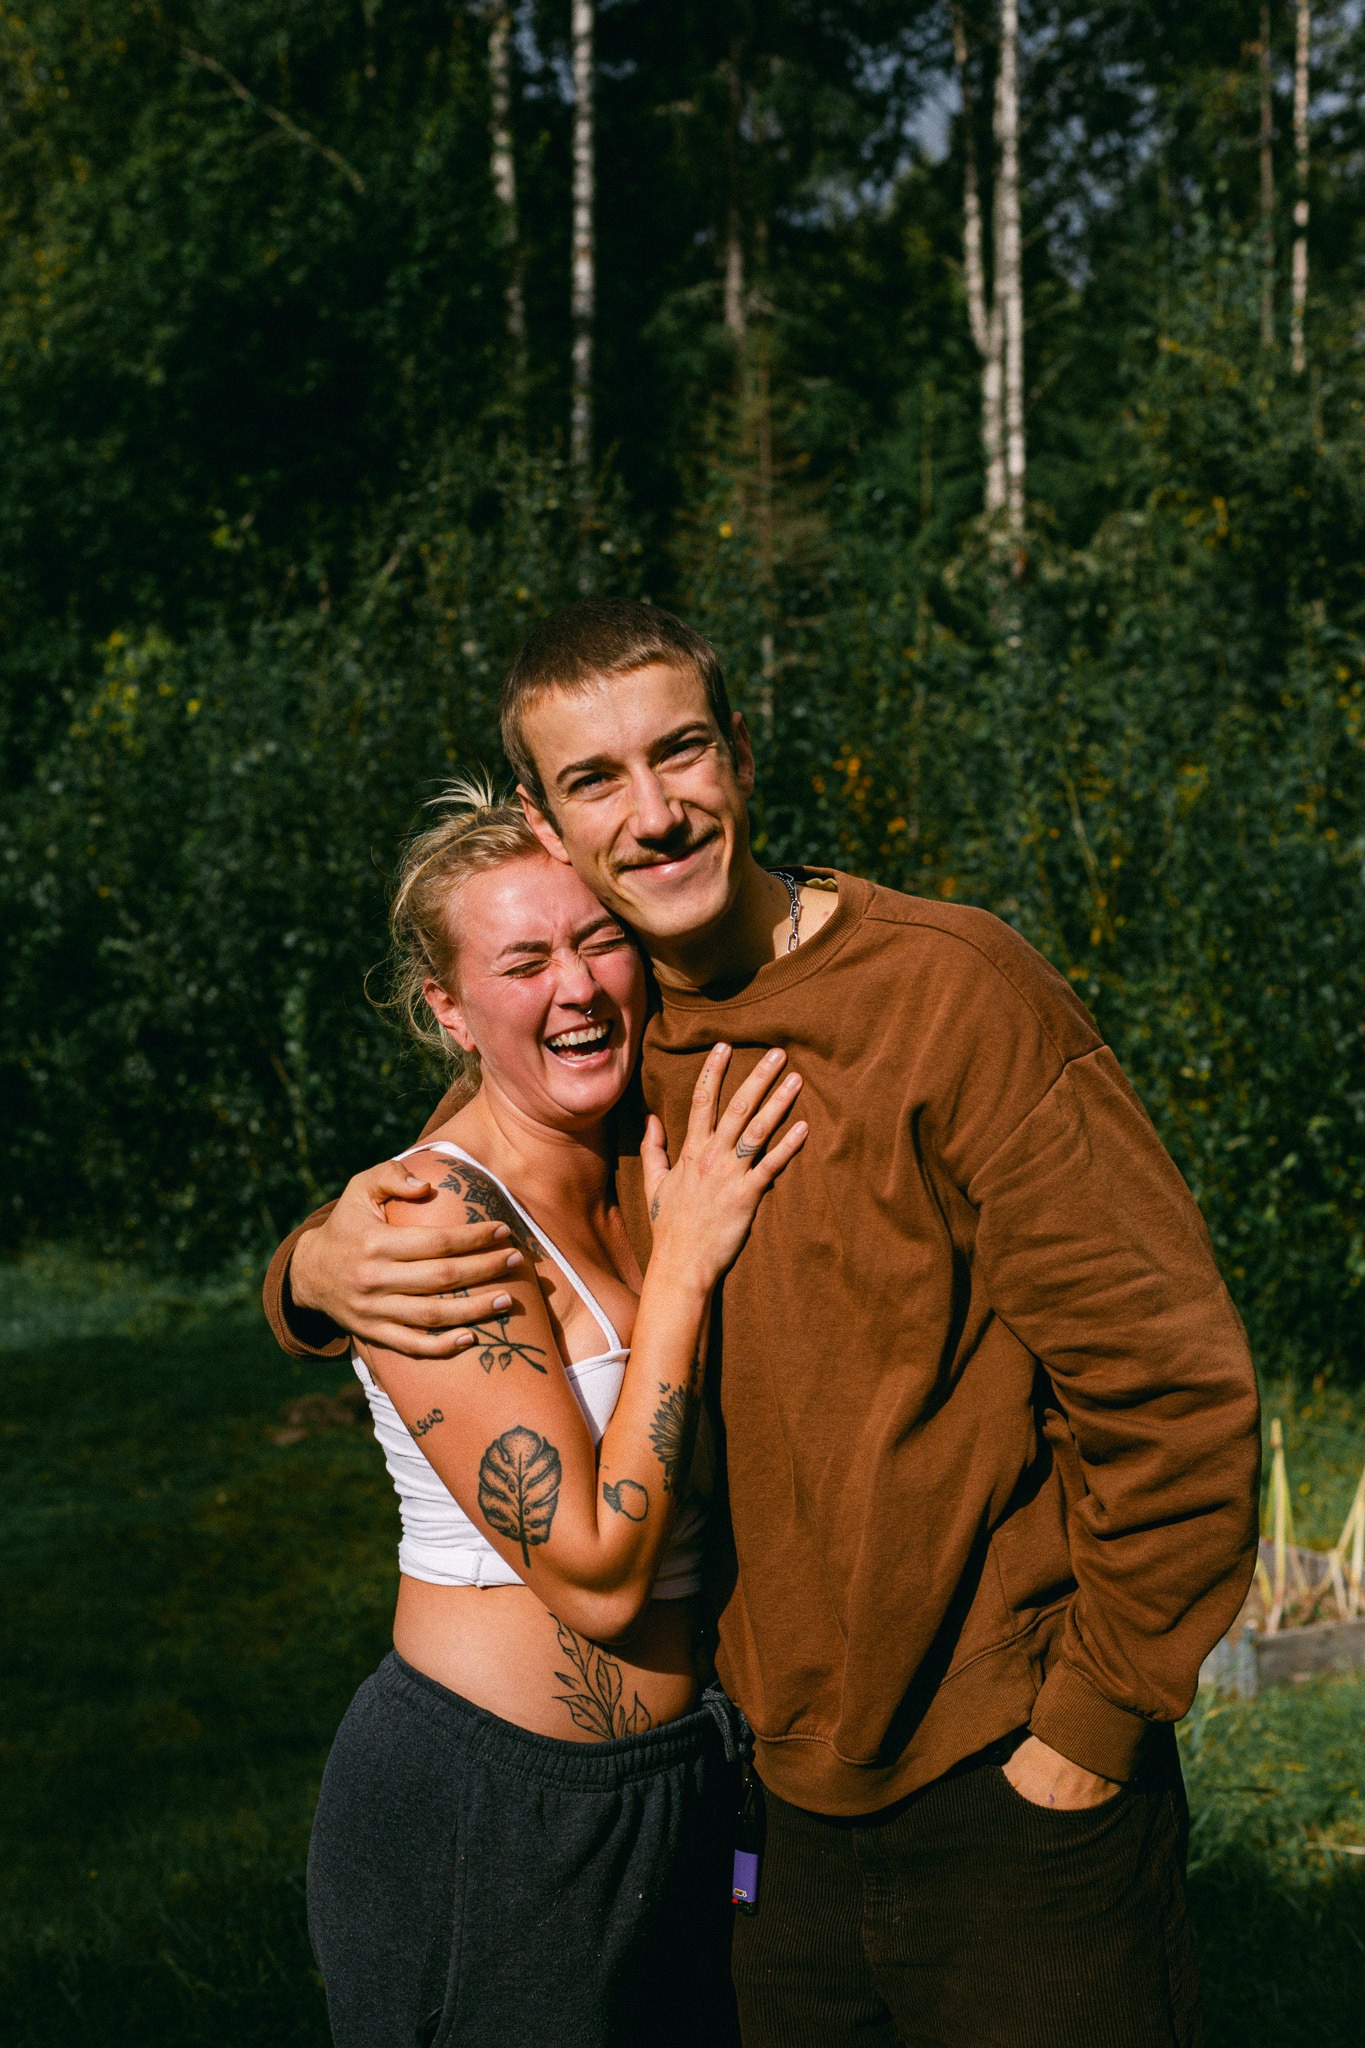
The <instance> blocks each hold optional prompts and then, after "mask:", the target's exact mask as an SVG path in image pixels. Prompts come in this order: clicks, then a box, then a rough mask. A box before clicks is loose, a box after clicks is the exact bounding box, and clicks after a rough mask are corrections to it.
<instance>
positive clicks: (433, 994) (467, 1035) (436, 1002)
mask: <svg viewBox="0 0 1365 2048" xmlns="http://www.w3.org/2000/svg"><path fill="white" fill-rule="evenodd" d="M422 1001H423V1002H424V1003H425V1004H426V1006H427V1008H428V1009H429V1010H430V1012H431V1014H432V1016H433V1017H434V1018H435V1019H436V1022H437V1023H438V1024H441V1025H444V1027H445V1029H446V1030H447V1031H448V1032H449V1033H450V1035H451V1037H452V1038H453V1039H454V1041H455V1043H456V1045H458V1046H459V1048H460V1050H461V1052H477V1050H478V1048H477V1046H476V1045H475V1043H474V1034H473V1032H472V1031H471V1030H470V1028H469V1026H468V1025H467V1024H466V1023H465V1021H464V1011H463V1010H462V1009H461V1008H460V1006H459V1004H458V1003H457V1002H456V1000H455V998H454V996H453V995H452V994H451V993H450V990H449V989H448V988H443V987H442V985H441V983H440V982H439V981H424V982H423V983H422Z"/></svg>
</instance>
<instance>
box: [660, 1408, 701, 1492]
mask: <svg viewBox="0 0 1365 2048" xmlns="http://www.w3.org/2000/svg"><path fill="white" fill-rule="evenodd" d="M659 1392H660V1393H661V1394H662V1395H663V1399H662V1401H660V1403H659V1405H658V1407H657V1408H656V1409H655V1410H654V1415H653V1419H652V1420H651V1422H650V1425H649V1442H650V1447H651V1449H652V1450H653V1452H654V1455H655V1457H656V1458H657V1459H658V1461H659V1463H660V1464H661V1465H662V1466H663V1468H664V1492H665V1493H676V1492H677V1491H678V1488H679V1485H680V1483H681V1482H682V1481H683V1480H685V1479H686V1477H687V1468H688V1466H689V1465H690V1464H691V1462H692V1439H693V1437H694V1436H695V1435H696V1432H697V1403H696V1400H695V1398H694V1397H693V1394H692V1391H691V1389H690V1388H689V1387H670V1386H669V1384H668V1382H667V1381H666V1380H660V1382H659Z"/></svg>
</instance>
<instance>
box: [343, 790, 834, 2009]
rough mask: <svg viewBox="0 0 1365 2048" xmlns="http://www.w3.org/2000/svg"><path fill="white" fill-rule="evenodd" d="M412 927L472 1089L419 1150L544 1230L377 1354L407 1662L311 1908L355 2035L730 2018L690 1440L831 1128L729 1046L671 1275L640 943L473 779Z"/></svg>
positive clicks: (431, 1000) (695, 1155)
mask: <svg viewBox="0 0 1365 2048" xmlns="http://www.w3.org/2000/svg"><path fill="white" fill-rule="evenodd" d="M392 923H393V932H394V939H395V944H396V947H397V950H398V957H399V963H400V983H401V985H403V986H405V987H406V991H407V1007H408V1010H409V1014H410V1016H411V1017H412V1019H413V1021H414V1024H415V1026H416V1027H417V1028H418V1029H419V1031H421V1032H423V1033H424V1034H426V1035H430V1033H431V1032H432V1031H433V1030H435V1031H438V1032H439V1034H440V1036H441V1039H442V1042H443V1043H444V1045H445V1047H446V1048H447V1049H448V1050H449V1051H450V1052H451V1053H452V1054H453V1055H454V1056H455V1058H456V1059H457V1060H458V1061H459V1062H460V1063H462V1064H463V1066H464V1067H465V1069H466V1071H468V1072H470V1073H471V1076H472V1077H473V1078H476V1079H477V1082H478V1086H477V1092H476V1093H475V1094H474V1095H473V1097H472V1099H471V1100H469V1101H468V1102H467V1104H466V1106H465V1107H464V1108H463V1109H461V1110H460V1111H459V1112H458V1113H457V1114H456V1115H454V1116H453V1117H451V1119H450V1120H449V1122H448V1123H446V1124H444V1125H443V1126H442V1127H441V1128H440V1129H439V1130H438V1131H437V1132H436V1133H435V1134H434V1135H433V1136H431V1137H428V1138H427V1139H426V1141H425V1142H424V1143H423V1144H422V1145H420V1146H418V1147H416V1148H414V1150H413V1151H412V1152H411V1153H408V1154H405V1155H404V1156H405V1157H406V1158H408V1159H409V1160H411V1161H414V1162H415V1163H416V1169H417V1170H418V1171H419V1172H421V1173H423V1174H424V1175H425V1177H426V1179H427V1180H428V1181H429V1182H430V1184H431V1186H432V1188H433V1190H434V1192H433V1194H432V1195H431V1197H430V1200H429V1204H428V1208H427V1213H428V1215H429V1217H430V1220H431V1222H432V1223H433V1224H439V1223H443V1222H446V1221H454V1222H459V1223H465V1222H477V1221H482V1220H485V1219H493V1220H496V1221H499V1222H502V1223H504V1224H506V1225H507V1227H508V1228H509V1230H510V1231H511V1233H512V1236H513V1238H514V1239H515V1241H516V1244H517V1246H518V1247H519V1249H520V1252H521V1255H522V1256H521V1264H520V1267H519V1269H518V1270H517V1272H516V1274H515V1275H514V1277H513V1278H511V1279H509V1281H508V1285H507V1294H508V1296H509V1297H510V1300H509V1304H508V1306H507V1307H506V1309H505V1311H504V1312H502V1313H500V1314H499V1315H498V1316H497V1318H496V1320H495V1321H494V1322H491V1323H489V1324H487V1325H484V1326H482V1327H481V1329H480V1332H479V1343H478V1345H477V1346H476V1348H474V1349H472V1350H466V1351H464V1352H462V1353H461V1354H460V1355H459V1356H457V1357H456V1358H455V1359H453V1360H448V1361H444V1362H439V1363H415V1362H414V1361H413V1360H412V1359H410V1358H404V1357H400V1356H399V1355H398V1354H396V1353H392V1352H387V1351H383V1350H379V1349H377V1348H374V1347H370V1346H361V1347H357V1353H356V1358H355V1366H356V1371H357V1373H358V1374H359V1376H360V1378H361V1380H362V1382H363V1383H364V1386H365V1389H366V1392H367V1394H368V1396H369V1400H370V1405H371V1408H372V1410H373V1414H374V1422H375V1430H376V1434H377V1436H378V1438H379V1441H380V1443H381V1444H382V1446H383V1448H384V1453H385V1457H386V1459H387V1462H388V1467H389V1471H390V1473H391V1475H392V1477H393V1481H394V1484H395V1486H396V1488H397V1490H398V1495H399V1500H400V1504H401V1510H402V1525H403V1534H402V1541H401V1543H400V1545H399V1553H398V1558H399V1567H400V1573H401V1577H400V1581H399V1595H398V1608H397V1613H396V1616H395V1620H394V1650H393V1653H392V1654H391V1655H390V1656H389V1657H387V1658H386V1659H385V1661H384V1662H383V1664H381V1666H380V1667H379V1670H378V1671H377V1672H376V1673H375V1674H374V1676H373V1677H372V1678H369V1679H367V1680H366V1682H365V1683H364V1685H362V1686H361V1688H360V1691H359V1692H358V1693H357V1695H356V1697H355V1700H354V1701H353V1703H352V1705H351V1707H350V1710H349V1712H348V1713H347V1716H346V1719H345V1720H344V1722H343V1723H342V1726H341V1729H340V1731H339V1733H338V1735H337V1739H336V1743H335V1745H334V1747H333V1750H332V1754H331V1757H330V1759H329V1761H328V1765H327V1771H326V1775H325V1778H324V1780H323V1786H322V1794H321V1798H320V1801H319V1805H318V1811H317V1818H316V1821H315V1824H314V1831H313V1842H312V1848H311V1852H310V1857H309V1871H308V1895H309V1922H310V1927H311V1930H312V1936H313V1944H314V1948H315V1951H316V1953H317V1957H318V1961H319V1964H320V1966H321V1969H322V1973H323V1977H324V1980H325V1983H326V1988H327V2002H328V2008H329V2013H330V2017H331V2023H332V2031H333V2036H334V2039H335V2041H336V2043H337V2044H338V2048H415V2044H418V2043H430V2044H433V2048H440V2044H444V2043H446V2042H461V2043H463V2042H469V2043H477V2044H484V2043H493V2042H496V2043H498V2048H616V2044H622V2048H624V2044H627V2043H629V2044H631V2048H635V2044H642V2043H646V2042H648V2043H649V2044H651V2048H655V2044H660V2048H661V2044H664V2043H678V2044H682V2043H684V2042H687V2043H692V2042H696V2041H701V2040H705V2041H707V2042H708V2043H710V2042H717V2041H721V2040H723V2039H725V2037H726V2032H727V2030H728V2028H729V2026H731V2025H732V2021H730V2020H729V2019H728V2018H727V1999H728V1967H727V1945H728V1928H727V1925H726V1914H727V1910H728V1909H727V1901H728V1887H727V1885H726V1869H725V1858H726V1853H727V1847H728V1823H729V1820H730V1818H731V1816H732V1813H733V1798H734V1778H733V1773H732V1772H731V1770H730V1769H729V1768H728V1766H727V1761H726V1758H727V1750H728V1749H729V1747H730V1743H729V1733H728V1725H727V1719H726V1715H727V1709H726V1704H725V1702H724V1701H723V1699H721V1698H720V1697H719V1696H717V1695H714V1694H708V1695H706V1697H705V1699H703V1698H702V1696H701V1674H700V1673H699V1670H698V1663H697V1646H698V1614H697V1604H698V1603H697V1600H696V1597H695V1596H696V1594H697V1591H698V1586H699V1564H700V1548H701V1539H702V1527H703V1522H704V1516H705V1502H704V1498H703V1485H702V1483H701V1481H700V1468H701V1467H702V1465H703V1464H704V1460H703V1459H702V1458H700V1457H698V1458H697V1459H696V1460H695V1467H696V1474H695V1476H694V1460H693V1456H692V1452H693V1436H694V1430H695V1426H696V1422H697V1418H698V1414H699V1407H698V1403H699V1398H700V1394H701V1380H702V1371H703V1361H704V1358H705V1353H706V1334H707V1323H708V1318H709V1315H710V1306H711V1296H712V1291H713V1289H714V1287H715V1285H716V1283H717V1281H718V1280H719V1279H720V1277H721V1275H722V1274H723V1272H724V1271H725V1269H726V1268H727V1266H728V1265H729V1264H730V1263H731V1262H732V1261H733V1259H734V1258H735V1256H736V1254H737V1253H738V1251H739V1249H740V1246H741V1245H742V1244H743V1242H744V1239H745V1237H746V1236H747V1234H748V1230H749V1226H750V1224H751V1223H752V1221H753V1218H754V1214H755V1212H756V1210H757V1208H758V1205H759V1203H760V1202H761V1201H762V1199H763V1196H764V1194H765V1192H766V1191H767V1189H768V1188H769V1187H771V1185H772V1183H773V1181H774V1180H775V1179H776V1177H777V1175H778V1174H779V1173H780V1172H781V1171H782V1169H783V1167H784V1166H786V1164H787V1163H788V1161H789V1160H790V1159H791V1158H792V1157H793V1156H794V1154H795V1153H796V1152H797V1151H798V1150H799V1148H800V1146H801V1144H802V1142H803V1140H804V1137H805V1125H804V1124H800V1123H798V1124H795V1125H792V1126H791V1127H790V1128H788V1129H787V1130H786V1131H785V1133H784V1134H783V1135H780V1136H779V1135H778V1133H779V1130H780V1129H781V1127H782V1125H783V1123H784V1120H785V1119H786V1118H787V1116H788V1113H789V1112H790V1110H791V1107H792V1104H793V1102H794V1100H795V1097H796V1093H797V1090H798V1088H799V1086H800V1083H799V1081H798V1080H797V1078H796V1077H795V1076H790V1075H789V1076H787V1077H785V1078H779V1077H780V1076H781V1070H782V1063H783V1062H782V1055H781V1054H780V1053H769V1054H768V1055H767V1056H766V1058H765V1059H764V1061H762V1062H761V1063H760V1065H759V1067H758V1069H757V1070H756V1072H755V1073H754V1075H753V1076H752V1077H751V1079H749V1080H748V1081H747V1082H746V1083H745V1084H744V1085H743V1086H742V1087H740V1088H739V1089H738V1090H737V1091H736V1092H735V1095H734V1098H733V1100H732V1101H731V1103H730V1105H729V1107H728V1108H727V1109H726V1110H725V1112H724V1114H723V1115H722V1114H720V1113H719V1096H720V1088H721V1081H722V1077H723V1075H724V1071H725V1067H726V1063H727V1060H728V1052H727V1050H726V1048H724V1047H717V1048H716V1050H715V1052H714V1053H713V1054H712V1056H711V1058H710V1059H709V1060H708V1062H707V1065H706V1067H705V1069H704V1071H703V1073H702V1076H701V1078H700V1080H699V1082H698V1084H697V1090H696V1096H695V1099H694V1108H693V1114H692V1120H691V1126H690V1129H689V1132H688V1137H687V1142H686V1145H685V1147H684V1149H683V1152H682V1155H681V1157H680V1158H679V1159H678V1161H677V1163H676V1164H675V1165H674V1166H673V1168H672V1170H671V1171H670V1169H669V1163H668V1159H667V1155H666V1153H665V1151H664V1147H663V1140H662V1133H661V1131H660V1129H659V1127H658V1126H657V1125H656V1124H655V1123H654V1122H653V1120H652V1119H651V1123H650V1126H649V1128H648V1130H647V1134H646V1139H645V1144H644V1167H645V1181H646V1193H647V1196H648V1198H649V1203H650V1214H651V1217H652V1219H653V1249H652V1252H651V1254H650V1261H649V1270H648V1273H647V1274H646V1275H645V1276H644V1277H643V1280H642V1278H641V1275H640V1272H639V1269H638V1267H637V1266H636V1264H635V1261H634V1258H633V1257H632V1254H631V1250H630V1245H629V1243H628V1241H627V1238H626V1234H625V1230H624V1227H623V1224H622V1220H621V1216H620V1212H619V1210H618V1209H617V1206H616V1200H615V1193H614V1187H613V1166H614V1157H615V1149H614V1142H613V1137H612V1124H611V1119H612V1112H613V1111H614V1110H615V1108H616V1106H617V1104H618V1103H619V1101H620V1100H621V1097H622V1095H623V1094H624V1092H625V1090H626V1088H627V1086H628V1084H629V1082H630V1079H631V1076H632V1074H633V1072H634V1068H635V1062H636V1059H637V1056H638V1053H639V1046H640V1034H641V1031H642V1029H643V1026H644V1020H645V982H644V971H643V967H642V964H641V961H640V957H639V955H638V953H637V952H636V950H635V947H634V946H633V944H632V943H631V942H630V940H629V938H628V937H627V935H626V933H625V932H624V931H623V930H622V929H621V927H620V926H619V925H618V924H617V923H616V922H615V921H614V920H613V919H612V918H611V917H610V916H609V915H608V914H607V912H606V911H605V910H604V909H603V908H602V906H601V904H600V903H598V901H597V900H596V898H595V897H593V896H592V895H591V894H590V893H589V891H588V890H587V889H586V888H585V886H584V885H583V883H582V882H580V881H579V879H578V878H577V876H576V875H575V874H574V873H573V871H572V869H570V868H568V867H565V866H564V865H562V864H561V863H560V862H557V861H554V860H551V859H549V858H548V857H547V856H546V854H545V853H544V851H543V850H542V848H541V846H540V844H539V842H538V841H537V840H536V839H535V837H534V836H533V834H532V833H531V831H530V828H529V827H528V826H527V825H526V823H525V821H524V819H523V818H522V816H521V813H520V811H518V810H515V809H512V808H510V807H508V806H505V805H498V804H496V803H494V802H493V800H492V799H491V797H490V796H489V795H488V793H487V792H486V791H480V790H477V789H473V788H465V789H460V790H457V791H456V792H455V793H454V794H453V796H452V798H451V799H450V800H448V802H447V803H446V805H445V808H444V814H443V816H442V819H441V821H440V822H439V823H438V824H437V825H436V826H435V827H434V828H432V829H431V830H429V831H427V832H426V833H424V834H423V835H422V836H421V837H420V838H419V839H417V840H416V841H415V842H414V844H413V845H412V846H411V848H410V849H409V851H408V854H407V857H406V860H405V863H404V866H403V870H402V873H401V876H400V879H399V884H398V889H397V893H396V896H395V901H394V906H393V913H392Z"/></svg>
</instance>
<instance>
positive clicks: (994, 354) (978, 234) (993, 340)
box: [953, 5, 1005, 518]
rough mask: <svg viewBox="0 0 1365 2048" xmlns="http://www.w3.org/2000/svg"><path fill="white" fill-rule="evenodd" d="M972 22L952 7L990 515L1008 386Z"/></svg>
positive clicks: (967, 279)
mask: <svg viewBox="0 0 1365 2048" xmlns="http://www.w3.org/2000/svg"><path fill="white" fill-rule="evenodd" d="M970 55H971V53H970V51H969V50H968V47H967V27H966V23H965V21H964V20H963V15H962V8H961V6H960V5H956V6H954V8H953V57H954V60H955V62H956V65H957V75H958V84H959V88H960V90H961V93H962V142H963V159H964V163H963V178H962V277H963V284H964V286H965V288H966V293H967V319H968V322H969V324H970V326H971V330H972V340H973V341H974V342H975V344H976V349H977V353H978V355H979V356H980V357H981V454H982V459H983V462H984V465H985V472H986V483H985V501H984V503H985V511H986V516H987V517H988V518H993V517H994V516H995V514H996V513H998V512H1001V511H1003V510H1004V506H1005V439H1004V431H1003V429H1004V418H1003V412H1002V407H1001V397H1002V390H1003V378H1002V363H1001V356H1002V348H1003V342H1004V323H1003V319H1002V311H1003V308H1002V306H1001V302H1000V297H999V293H998V292H993V293H992V296H991V304H990V307H989V309H988V308H987V304H986V263H985V249H984V234H983V222H982V217H981V179H980V173H979V170H978V167H977V159H976V126H975V115H974V110H973V106H972V81H971V71H970V68H969V59H970Z"/></svg>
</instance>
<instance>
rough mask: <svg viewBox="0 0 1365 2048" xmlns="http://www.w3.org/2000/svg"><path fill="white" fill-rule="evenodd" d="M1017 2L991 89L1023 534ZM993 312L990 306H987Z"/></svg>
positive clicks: (1013, 466)
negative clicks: (994, 82)
mask: <svg viewBox="0 0 1365 2048" xmlns="http://www.w3.org/2000/svg"><path fill="white" fill-rule="evenodd" d="M1018 63H1019V0H1000V69H999V72H998V73H997V77H996V93H995V144H996V168H995V231H996V232H995V300H996V305H997V306H998V305H999V304H1000V303H1001V302H1003V305H1004V323H1003V324H1004V381H1005V509H1006V513H1007V515H1008V519H1009V530H1010V535H1011V538H1012V539H1013V540H1014V541H1016V542H1022V539H1023V533H1024V465H1025V447H1024V274H1023V249H1022V244H1021V238H1020V232H1019V72H1018ZM992 310H994V308H993V309H992Z"/></svg>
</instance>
